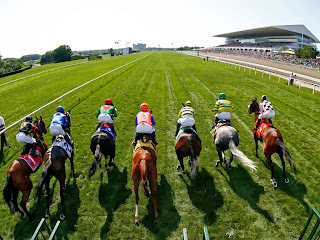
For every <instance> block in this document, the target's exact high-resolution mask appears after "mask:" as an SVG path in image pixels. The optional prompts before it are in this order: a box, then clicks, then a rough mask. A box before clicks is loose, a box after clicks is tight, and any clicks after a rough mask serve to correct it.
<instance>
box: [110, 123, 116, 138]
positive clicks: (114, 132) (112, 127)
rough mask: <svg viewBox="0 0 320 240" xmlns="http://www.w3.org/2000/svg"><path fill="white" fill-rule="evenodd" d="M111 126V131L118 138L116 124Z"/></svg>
mask: <svg viewBox="0 0 320 240" xmlns="http://www.w3.org/2000/svg"><path fill="white" fill-rule="evenodd" d="M110 128H111V131H112V132H113V134H114V138H115V139H116V138H117V133H116V131H115V130H114V126H110Z"/></svg>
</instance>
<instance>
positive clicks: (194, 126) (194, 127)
mask: <svg viewBox="0 0 320 240" xmlns="http://www.w3.org/2000/svg"><path fill="white" fill-rule="evenodd" d="M192 128H193V129H194V130H195V131H196V132H197V129H196V125H195V124H194V125H193V126H192Z"/></svg>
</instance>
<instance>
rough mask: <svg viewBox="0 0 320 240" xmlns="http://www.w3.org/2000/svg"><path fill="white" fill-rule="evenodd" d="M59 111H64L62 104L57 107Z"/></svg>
mask: <svg viewBox="0 0 320 240" xmlns="http://www.w3.org/2000/svg"><path fill="white" fill-rule="evenodd" d="M57 112H62V113H63V112H64V108H63V107H62V106H61V105H60V106H58V107H57Z"/></svg>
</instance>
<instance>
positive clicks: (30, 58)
mask: <svg viewBox="0 0 320 240" xmlns="http://www.w3.org/2000/svg"><path fill="white" fill-rule="evenodd" d="M40 58H41V55H40V54H29V55H24V56H22V57H21V58H20V59H21V60H22V62H28V61H36V60H39V59H40Z"/></svg>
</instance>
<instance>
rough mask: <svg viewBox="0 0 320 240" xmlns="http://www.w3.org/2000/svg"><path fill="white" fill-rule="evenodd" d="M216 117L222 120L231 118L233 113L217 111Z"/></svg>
mask: <svg viewBox="0 0 320 240" xmlns="http://www.w3.org/2000/svg"><path fill="white" fill-rule="evenodd" d="M216 117H217V118H219V119H220V120H229V119H230V118H231V113H229V112H221V113H217V114H216Z"/></svg>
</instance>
